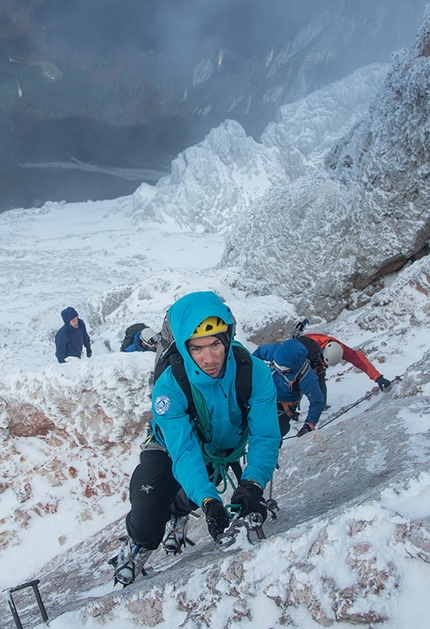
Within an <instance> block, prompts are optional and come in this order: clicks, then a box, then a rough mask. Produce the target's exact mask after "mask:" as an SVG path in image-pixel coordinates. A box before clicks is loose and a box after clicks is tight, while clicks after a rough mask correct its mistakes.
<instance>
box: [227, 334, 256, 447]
mask: <svg viewBox="0 0 430 629" xmlns="http://www.w3.org/2000/svg"><path fill="white" fill-rule="evenodd" d="M232 347H233V355H234V358H235V360H236V397H237V403H238V405H239V408H240V410H241V411H242V423H241V427H240V434H241V435H243V433H244V431H245V430H246V427H247V426H248V415H249V411H250V409H251V405H250V403H249V398H250V397H251V394H252V358H251V356H250V354H249V352H248V350H246V349H245V348H244V347H241V346H240V345H232Z"/></svg>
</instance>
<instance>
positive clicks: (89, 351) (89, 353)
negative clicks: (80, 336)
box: [87, 348, 93, 358]
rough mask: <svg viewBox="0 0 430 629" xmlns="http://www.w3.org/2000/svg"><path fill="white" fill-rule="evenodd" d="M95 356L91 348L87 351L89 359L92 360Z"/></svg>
mask: <svg viewBox="0 0 430 629" xmlns="http://www.w3.org/2000/svg"><path fill="white" fill-rule="evenodd" d="M92 355H93V350H92V349H91V348H89V349H87V358H91V356H92Z"/></svg>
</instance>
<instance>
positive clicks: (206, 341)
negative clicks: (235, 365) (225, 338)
mask: <svg viewBox="0 0 430 629" xmlns="http://www.w3.org/2000/svg"><path fill="white" fill-rule="evenodd" d="M187 347H188V352H189V354H190V356H191V358H192V359H193V360H194V362H195V363H196V365H197V366H198V367H200V369H201V370H202V371H203V372H204V373H205V374H207V375H208V376H210V377H211V378H217V377H218V376H219V374H220V373H221V370H222V368H223V365H224V361H225V354H226V349H225V347H224V345H223V344H222V342H221V341H220V340H219V339H218V338H217V337H216V336H205V337H204V338H201V339H190V340H189V341H188V343H187Z"/></svg>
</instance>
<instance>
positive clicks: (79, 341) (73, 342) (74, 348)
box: [55, 307, 91, 363]
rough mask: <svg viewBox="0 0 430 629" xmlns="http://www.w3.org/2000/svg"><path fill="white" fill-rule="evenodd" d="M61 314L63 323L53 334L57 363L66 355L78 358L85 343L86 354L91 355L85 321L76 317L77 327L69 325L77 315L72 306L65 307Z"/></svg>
mask: <svg viewBox="0 0 430 629" xmlns="http://www.w3.org/2000/svg"><path fill="white" fill-rule="evenodd" d="M61 316H62V318H63V321H64V325H63V327H62V328H60V329H59V330H58V332H57V334H56V335H55V347H56V351H55V355H56V357H57V360H58V362H59V363H64V362H66V358H67V357H68V356H75V357H76V358H80V357H81V354H82V348H83V346H84V345H85V348H86V350H87V356H91V341H90V337H89V336H88V333H87V330H86V327H85V323H84V322H83V321H82V319H78V327H77V328H74V327H73V326H72V325H70V321H71V320H72V319H74V318H75V317H77V316H78V313H77V312H76V310H75V309H74V308H70V307H69V308H66V309H65V310H63V311H62V313H61Z"/></svg>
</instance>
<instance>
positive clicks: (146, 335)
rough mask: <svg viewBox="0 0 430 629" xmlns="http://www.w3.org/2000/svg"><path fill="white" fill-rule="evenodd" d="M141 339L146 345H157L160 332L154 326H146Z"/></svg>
mask: <svg viewBox="0 0 430 629" xmlns="http://www.w3.org/2000/svg"><path fill="white" fill-rule="evenodd" d="M140 340H141V341H143V342H144V343H145V344H146V345H156V344H157V343H158V334H157V332H156V331H155V330H153V329H152V328H144V329H143V330H142V332H141V333H140Z"/></svg>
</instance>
